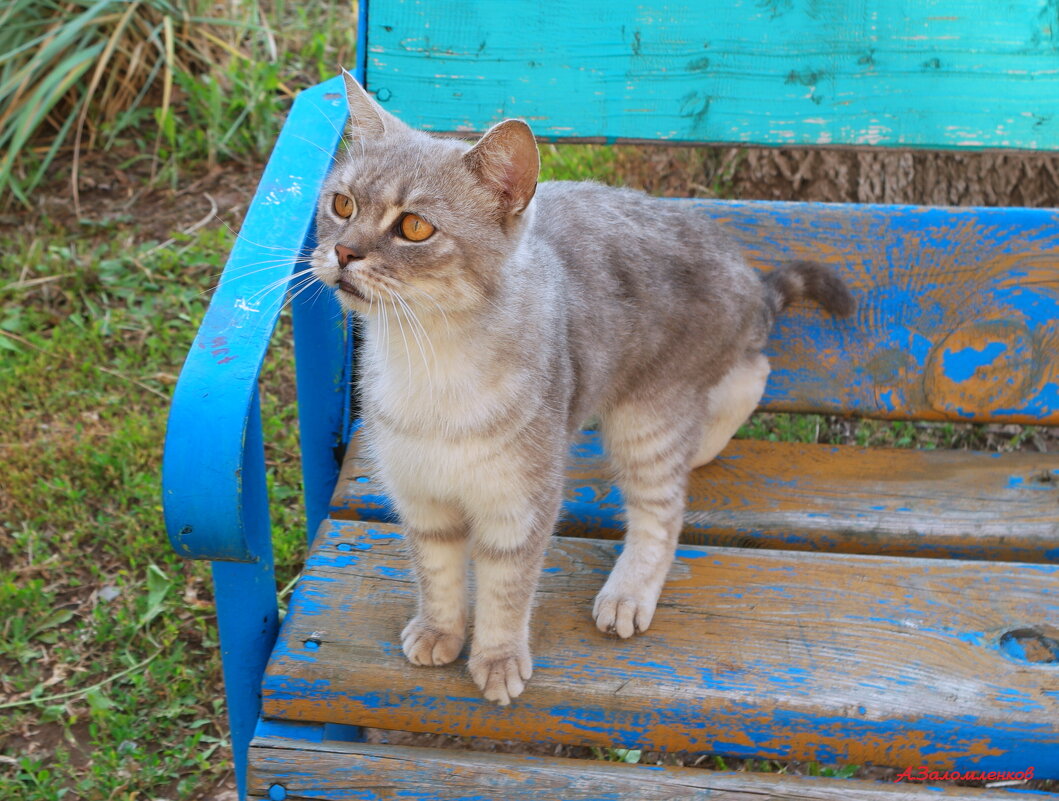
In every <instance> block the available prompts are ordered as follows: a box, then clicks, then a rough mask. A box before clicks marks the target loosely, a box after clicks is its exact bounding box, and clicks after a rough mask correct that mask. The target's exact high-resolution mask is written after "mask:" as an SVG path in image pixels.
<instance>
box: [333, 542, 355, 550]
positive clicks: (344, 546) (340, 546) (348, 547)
mask: <svg viewBox="0 0 1059 801" xmlns="http://www.w3.org/2000/svg"><path fill="white" fill-rule="evenodd" d="M335 547H336V548H338V550H340V551H352V550H353V546H352V545H350V544H349V543H348V542H340V543H338V545H336V546H335Z"/></svg>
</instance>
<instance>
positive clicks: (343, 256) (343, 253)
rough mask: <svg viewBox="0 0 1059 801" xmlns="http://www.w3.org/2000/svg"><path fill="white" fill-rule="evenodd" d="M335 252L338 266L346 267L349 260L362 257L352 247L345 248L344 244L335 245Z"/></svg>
mask: <svg viewBox="0 0 1059 801" xmlns="http://www.w3.org/2000/svg"><path fill="white" fill-rule="evenodd" d="M335 253H337V254H338V266H339V267H348V266H349V263H350V262H351V261H356V260H357V259H363V258H364V257H363V256H358V255H357V254H356V253H354V252H353V248H347V247H346V246H345V245H335Z"/></svg>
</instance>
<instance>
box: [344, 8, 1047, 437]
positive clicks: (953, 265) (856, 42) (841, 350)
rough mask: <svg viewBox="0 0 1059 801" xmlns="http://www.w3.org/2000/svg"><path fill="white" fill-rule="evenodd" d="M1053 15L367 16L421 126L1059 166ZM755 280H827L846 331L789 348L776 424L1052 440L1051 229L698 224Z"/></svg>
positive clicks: (717, 207)
mask: <svg viewBox="0 0 1059 801" xmlns="http://www.w3.org/2000/svg"><path fill="white" fill-rule="evenodd" d="M1051 8H1052V5H1051V4H1050V3H1048V2H1045V0H1019V1H1018V2H1010V3H996V2H995V1H994V0H935V1H934V2H931V3H922V2H918V0H904V1H902V0H885V1H884V0H876V2H864V1H863V0H860V1H859V2H854V0H849V2H846V3H844V4H843V3H826V4H825V3H821V2H819V0H753V2H750V1H749V0H744V1H743V2H730V0H725V1H724V2H720V1H715V2H700V3H692V4H686V5H678V4H663V3H660V4H657V6H650V5H643V4H642V3H639V2H629V1H628V0H618V1H617V2H615V0H607V2H597V1H596V0H583V2H579V3H562V4H540V3H538V2H537V0H532V1H531V0H510V1H506V2H497V3H475V4H473V5H472V6H468V5H467V4H465V3H461V2H431V3H414V4H413V3H403V2H397V0H375V2H373V3H371V5H370V7H369V8H368V9H367V13H366V14H364V15H363V16H362V25H361V45H360V50H359V52H360V54H361V58H362V61H361V64H360V71H361V75H362V76H363V80H364V83H365V85H366V86H367V87H368V89H369V90H370V91H372V92H374V93H375V96H376V97H377V98H378V100H379V101H380V102H382V103H383V104H384V105H385V107H386V108H387V109H388V110H390V111H391V112H393V113H394V114H396V115H397V116H399V117H400V118H402V119H403V120H405V121H406V122H408V123H409V124H411V125H413V126H416V127H419V128H422V129H425V130H430V131H436V132H447V133H455V134H463V135H470V134H471V133H473V132H479V131H483V130H485V129H486V128H488V126H489V125H491V124H492V123H495V122H497V121H498V120H500V119H503V118H505V117H512V116H518V117H523V118H525V119H526V120H527V121H529V122H530V124H531V125H532V127H533V129H534V132H535V133H536V134H537V135H538V136H539V137H540V138H541V139H543V140H549V141H567V142H570V141H589V142H607V143H612V142H621V141H634V142H641V141H657V140H664V141H667V142H682V143H745V144H764V145H781V144H782V145H858V146H867V145H872V146H902V147H907V146H915V147H927V148H1022V149H1057V148H1059V118H1056V117H1055V110H1056V109H1057V108H1059V72H1057V71H1056V70H1055V69H1054V67H1055V55H1054V53H1055V50H1056V48H1057V47H1059V18H1056V17H1055V14H1054V13H1051V12H1049V9H1051ZM702 206H703V209H704V211H705V212H706V213H709V214H711V215H713V216H715V217H717V218H718V219H719V220H721V221H722V222H723V223H724V224H725V226H726V227H727V228H728V229H729V230H730V231H731V232H732V233H733V234H734V235H735V236H736V237H737V238H738V239H739V240H740V241H741V243H742V245H743V247H744V249H745V251H746V253H747V256H748V258H749V259H750V261H751V262H752V263H753V264H754V265H755V266H757V267H759V268H760V269H762V270H768V269H771V268H772V267H773V266H775V265H776V264H778V263H780V262H782V261H784V260H786V259H792V258H809V259H815V260H818V261H825V262H828V263H830V264H832V265H833V266H834V267H835V268H836V269H838V270H840V271H841V272H842V273H843V274H844V275H845V276H846V277H847V278H848V280H849V281H850V282H851V284H852V285H853V286H854V289H855V291H856V294H857V297H858V300H859V302H860V308H859V310H858V313H857V315H856V317H855V319H854V320H852V321H848V322H841V323H836V322H835V321H832V320H829V319H824V318H823V316H822V315H821V313H820V312H819V311H818V310H816V309H814V308H810V307H804V308H796V309H793V310H792V311H791V312H790V313H789V314H788V315H786V316H785V317H784V318H783V320H782V321H781V323H780V324H779V326H778V328H777V331H776V334H775V337H774V341H773V345H772V348H771V351H772V354H771V355H772V361H773V368H774V371H773V376H772V379H771V381H770V384H769V389H768V392H767V394H766V396H765V398H764V400H763V407H764V408H767V409H772V410H783V411H813V412H827V413H839V414H854V415H862V416H872V417H884V418H905V419H907V418H913V419H939V420H940V419H952V420H964V421H979V422H986V421H993V422H1021V423H1038V424H1056V423H1059V332H1057V330H1056V329H1057V327H1059V326H1057V325H1056V323H1055V321H1056V320H1057V319H1059V213H1056V212H1053V211H1050V210H1028V209H1004V210H987V209H937V208H930V209H928V208H917V207H893V206H849V205H820V204H815V205H809V204H797V203H721V202H702Z"/></svg>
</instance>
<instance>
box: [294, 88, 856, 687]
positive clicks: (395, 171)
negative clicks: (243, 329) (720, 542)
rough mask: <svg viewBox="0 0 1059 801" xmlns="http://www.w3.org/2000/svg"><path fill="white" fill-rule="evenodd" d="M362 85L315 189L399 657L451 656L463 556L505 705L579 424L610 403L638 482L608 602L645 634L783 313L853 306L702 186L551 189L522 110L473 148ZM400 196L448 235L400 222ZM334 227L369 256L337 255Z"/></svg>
mask: <svg viewBox="0 0 1059 801" xmlns="http://www.w3.org/2000/svg"><path fill="white" fill-rule="evenodd" d="M348 92H349V95H350V106H351V110H352V111H353V116H354V123H353V125H352V130H351V141H350V143H349V148H348V151H347V153H346V156H345V158H344V159H343V160H340V161H339V162H338V163H337V164H336V166H335V168H334V170H333V172H332V174H331V176H330V177H329V179H328V181H327V184H326V185H325V189H324V191H323V193H322V195H321V199H320V204H319V211H318V217H317V236H318V241H319V246H318V247H317V249H316V252H315V253H314V257H313V267H314V271H315V274H316V275H317V277H318V278H319V279H320V280H322V281H324V282H325V283H327V284H328V285H330V286H337V285H338V283H339V281H340V280H342V281H344V282H345V283H344V285H343V286H344V287H346V289H347V290H351V291H344V290H343V289H338V290H337V291H338V295H339V298H340V300H341V302H342V304H343V306H344V307H345V308H347V309H349V310H353V311H356V312H358V313H359V314H362V315H364V317H365V323H366V337H367V342H366V343H365V346H364V352H365V353H366V354H367V356H366V358H365V360H364V362H365V366H364V368H363V374H362V376H361V377H360V380H361V386H362V391H363V397H364V413H365V428H366V434H367V439H368V442H369V446H370V448H371V449H372V452H373V454H374V456H375V458H376V461H377V463H378V467H379V471H380V475H381V477H382V479H383V481H384V482H385V483H386V484H387V486H388V488H389V490H390V492H391V495H392V497H393V498H394V501H395V504H396V506H397V509H398V512H399V514H400V515H401V517H402V519H403V521H404V522H405V524H406V528H407V530H408V535H409V538H410V539H411V540H412V541H413V542H412V546H411V551H412V554H413V558H414V560H415V562H416V564H417V570H418V574H419V577H420V605H419V611H418V614H417V615H416V617H415V618H413V620H412V622H411V623H410V624H409V626H408V628H406V630H405V632H404V633H403V635H402V638H403V641H404V647H405V653H406V654H408V656H409V659H411V660H412V661H413V662H415V663H417V664H443V663H445V662H448V661H451V660H452V659H454V658H455V657H456V655H457V654H458V652H459V649H460V646H462V644H463V641H464V636H465V631H464V630H463V629H464V627H465V625H466V621H467V619H468V614H467V599H466V597H465V592H464V587H463V583H464V581H465V579H466V567H467V566H466V560H467V556H468V554H470V555H471V556H472V557H473V558H474V560H475V563H476V567H477V573H478V581H477V585H478V586H477V593H478V596H477V601H476V610H477V612H476V616H475V636H474V641H473V644H472V649H471V656H470V669H471V673H472V675H473V676H474V678H475V681H476V682H477V683H478V685H479V687H481V688H482V690H483V692H484V694H485V696H486V697H487V698H490V699H492V700H496V701H498V702H499V703H502V704H503V703H508V702H509V701H510V699H511V698H513V697H515V696H517V695H518V694H519V693H520V692H521V691H522V689H523V686H524V683H525V681H526V680H528V679H529V676H530V674H531V672H532V668H531V662H530V656H529V648H528V631H529V616H530V608H531V600H532V596H533V592H534V589H535V587H536V582H537V575H538V572H539V568H540V564H541V561H542V559H543V553H544V549H545V545H546V542H547V539H548V536H549V535H550V533H551V531H552V529H553V527H554V524H555V519H556V516H557V514H558V509H559V499H560V496H561V487H562V477H563V467H564V461H565V457H566V453H567V450H568V447H569V443H570V440H571V438H572V436H573V435H574V433H575V432H576V431H577V430H578V429H579V428H580V427H581V426H582V425H583V424H584V423H585V421H586V420H588V419H589V418H590V417H591V416H593V415H598V416H599V418H600V421H601V427H602V430H603V434H604V438H605V441H606V444H607V447H608V453H609V455H610V457H611V459H612V461H613V462H614V466H615V470H616V473H617V476H618V481H619V483H620V484H621V487H622V490H623V494H624V495H625V497H626V499H627V507H628V517H629V525H628V529H629V530H628V533H627V546H626V549H625V551H624V553H623V556H622V558H621V559H619V562H618V564H617V565H616V566H615V570H614V573H613V574H612V575H611V577H610V579H608V581H607V584H606V585H605V586H604V588H603V589H602V590H601V592H600V596H599V597H598V598H597V601H596V606H595V609H594V610H593V613H594V616H595V618H596V623H597V626H599V628H600V629H602V630H604V631H608V632H611V633H615V634H618V635H619V636H623V637H626V636H630V635H631V634H632V633H634V632H635V631H642V630H644V629H646V628H647V626H648V625H649V624H650V621H651V616H652V615H653V612H654V608H655V603H656V601H657V596H658V592H659V590H660V589H661V585H662V582H663V581H664V579H665V573H666V570H667V569H668V566H669V564H670V562H671V560H672V555H673V550H674V548H675V545H676V538H677V535H678V534H679V530H680V523H681V518H682V512H683V505H684V488H685V484H686V480H687V474H688V471H689V470H690V468H691V467H692V466H694V465H696V464H699V463H703V462H704V461H708V460H709V459H711V458H713V455H714V454H715V453H716V452H717V451H718V450H719V449H720V447H723V444H724V443H725V442H727V439H728V438H729V437H730V436H731V434H732V433H734V430H735V428H736V427H738V425H739V423H741V422H742V421H743V419H745V417H746V416H747V415H748V414H749V413H750V411H752V410H753V407H754V405H756V403H757V400H758V398H759V397H760V391H761V388H762V387H763V386H764V379H765V375H766V374H767V363H766V362H765V360H764V358H763V357H762V356H761V350H762V348H763V346H764V344H765V341H766V338H767V336H768V333H769V328H770V327H771V324H772V319H773V317H774V314H775V312H776V311H777V310H779V309H780V308H782V307H783V306H784V305H785V304H786V302H788V301H789V300H790V299H792V298H794V297H799V296H802V295H806V296H808V297H811V298H815V299H817V300H820V301H822V302H823V303H824V304H825V305H827V306H828V307H829V308H830V309H831V310H833V311H836V312H839V313H841V312H847V313H848V312H849V311H851V310H852V300H851V298H850V297H849V294H848V291H846V290H845V287H844V286H843V285H842V284H841V282H840V281H839V280H838V279H837V278H836V277H834V276H833V275H832V274H831V273H829V272H827V271H826V270H824V268H820V267H816V266H808V267H806V266H804V265H801V266H797V267H792V268H791V269H790V270H789V271H784V272H782V273H777V275H776V277H774V278H771V279H769V281H768V283H767V284H766V283H765V282H763V281H762V280H761V279H760V278H759V277H758V275H757V274H756V273H755V272H753V271H752V270H751V269H750V268H749V267H748V266H747V265H746V264H745V262H744V261H743V259H742V257H741V255H740V253H739V251H738V249H737V248H736V247H735V246H734V245H733V243H732V242H731V241H730V240H729V239H728V238H727V237H726V236H725V235H724V234H723V232H722V231H721V230H719V228H718V227H717V226H716V225H714V224H713V223H712V222H711V221H710V220H709V219H708V218H707V217H706V216H705V215H703V214H701V213H700V212H698V211H696V210H694V209H693V208H692V207H691V206H690V205H689V204H688V203H685V202H680V201H671V200H661V199H656V198H651V197H648V196H647V195H645V194H643V193H640V192H635V191H631V190H627V189H615V188H611V187H606V186H601V185H597V184H593V183H570V182H554V183H544V184H541V185H540V186H539V187H536V191H535V193H534V183H535V178H536V174H537V153H536V148H535V145H534V144H533V141H532V138H531V136H530V135H529V129H528V127H526V126H525V124H524V123H521V122H517V121H506V122H504V123H501V124H500V125H498V126H496V127H495V128H494V129H493V130H491V131H490V132H489V133H487V134H486V136H485V137H483V139H482V140H481V141H480V142H479V143H478V144H477V145H475V147H474V148H471V147H470V146H469V145H467V144H465V143H462V142H457V141H453V140H447V139H438V138H434V137H430V136H428V135H426V134H424V133H421V132H417V131H413V130H411V129H409V128H407V127H405V126H404V125H403V124H401V123H400V122H398V121H397V120H396V119H394V118H393V117H391V116H390V115H388V114H386V113H385V112H384V111H383V110H382V109H381V108H380V107H378V106H377V105H376V104H375V103H374V101H372V100H371V99H370V97H369V96H368V95H367V94H366V93H364V92H363V90H361V89H360V88H359V87H358V86H356V84H355V83H352V81H349V85H348ZM336 192H339V193H342V194H346V195H348V196H351V197H353V198H354V200H355V201H356V205H357V212H356V214H355V215H354V216H353V217H352V218H351V219H349V220H342V219H340V218H339V217H338V216H337V215H336V214H335V213H334V212H333V211H332V209H331V203H332V199H333V196H334V194H335V193H336ZM405 212H414V213H416V214H418V215H420V216H421V217H422V218H423V219H425V220H427V221H428V222H429V223H430V224H431V225H433V226H434V228H435V233H434V235H433V236H431V237H430V238H429V239H427V240H426V241H424V242H418V243H412V242H408V241H404V240H402V239H401V237H400V236H399V235H398V234H397V232H396V231H397V228H396V226H397V225H398V223H399V220H400V215H401V214H403V213H405ZM336 245H342V246H344V247H346V248H351V249H352V250H353V251H354V252H355V253H356V254H357V257H358V258H356V259H355V260H353V261H351V262H350V263H349V264H348V265H347V266H346V267H344V268H340V267H339V265H338V259H337V257H336V255H335V247H336ZM357 295H360V297H358V296H357ZM365 299H367V302H366V301H365ZM398 331H399V332H400V333H398Z"/></svg>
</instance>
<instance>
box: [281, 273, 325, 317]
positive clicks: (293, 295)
mask: <svg viewBox="0 0 1059 801" xmlns="http://www.w3.org/2000/svg"><path fill="white" fill-rule="evenodd" d="M313 285H314V284H313V281H312V280H309V281H306V282H305V283H304V284H303V285H302V286H300V287H298V289H297V291H295V292H292V293H291V295H290V297H288V298H287V299H286V300H285V301H284V302H283V305H282V306H280V310H281V311H282V310H283V309H285V308H286V307H287V306H290V305H291V304H292V303H294V301H295V299H296V298H297V297H298V296H299V295H302V294H303V293H305V292H307V291H308V290H310V289H312V288H313ZM321 286H322V285H321ZM310 302H311V299H310Z"/></svg>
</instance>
